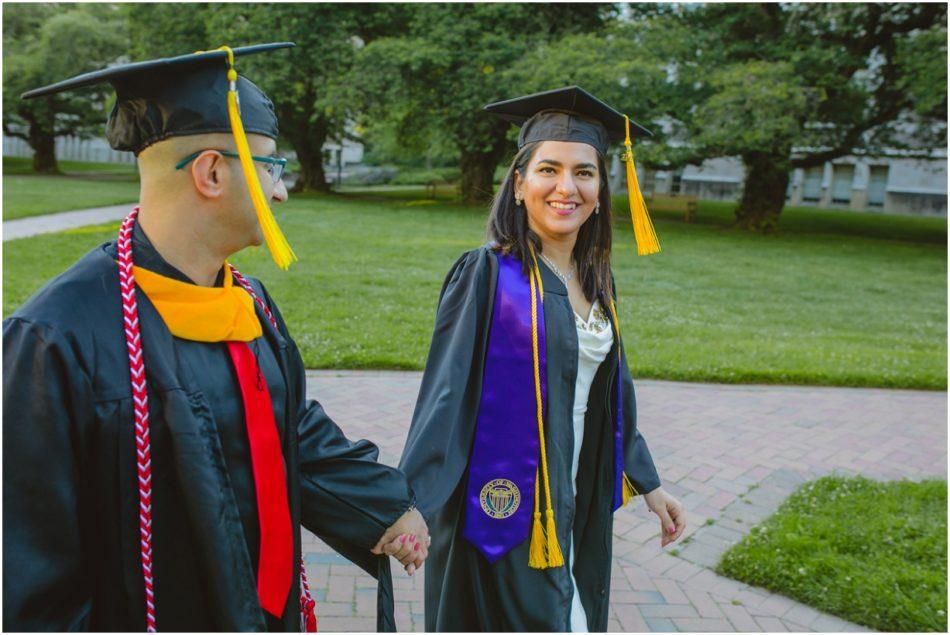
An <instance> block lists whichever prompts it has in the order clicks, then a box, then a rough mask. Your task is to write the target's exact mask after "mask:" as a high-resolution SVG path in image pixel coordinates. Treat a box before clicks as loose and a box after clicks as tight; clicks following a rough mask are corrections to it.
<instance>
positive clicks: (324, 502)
mask: <svg viewBox="0 0 950 635" xmlns="http://www.w3.org/2000/svg"><path fill="white" fill-rule="evenodd" d="M264 294H265V297H266V298H267V301H268V305H269V306H270V308H271V311H272V312H273V313H274V315H275V318H276V319H277V323H278V327H279V328H280V330H281V332H282V334H283V335H284V337H285V338H286V340H287V347H288V351H287V353H288V359H289V362H290V368H289V375H290V381H293V382H294V394H295V395H296V397H297V404H296V408H297V413H296V418H297V443H298V455H299V462H300V491H301V522H302V523H303V526H304V527H306V528H307V529H308V530H309V531H311V532H313V533H314V534H316V535H317V536H319V537H320V539H321V540H323V541H324V542H326V543H327V544H328V545H330V547H332V548H333V549H335V550H336V551H337V552H339V553H340V554H341V555H343V556H344V557H345V558H347V559H348V560H350V561H351V562H353V563H354V564H356V565H357V566H359V567H360V568H362V569H363V570H364V571H366V572H367V573H369V574H370V575H372V576H373V577H374V578H376V579H377V580H378V581H379V588H378V596H377V597H378V606H377V628H378V630H380V631H395V629H396V624H395V618H394V608H393V591H392V575H391V570H390V562H389V556H385V555H382V556H377V555H375V554H373V553H371V552H370V549H372V548H373V547H374V546H375V545H376V542H377V541H378V540H379V539H380V537H382V535H383V534H384V533H385V531H386V529H388V528H389V527H390V526H391V525H393V524H394V523H395V522H396V521H397V520H399V518H400V517H401V516H402V515H403V514H405V513H406V511H408V510H409V508H410V507H411V506H412V505H414V504H415V497H414V495H413V492H412V489H411V488H410V487H409V483H408V481H407V480H406V477H405V475H404V474H403V473H402V472H400V471H399V470H397V469H396V468H394V467H390V466H388V465H384V464H383V463H379V462H378V461H377V459H378V457H379V449H378V448H377V447H376V446H375V445H374V444H373V443H371V442H369V441H367V440H365V439H361V440H359V441H355V442H354V441H350V440H349V439H347V438H346V436H345V435H344V434H343V431H342V430H341V429H340V427H339V426H337V424H336V423H334V422H333V420H332V419H330V417H329V416H328V415H327V413H326V412H325V411H324V409H323V407H322V406H321V405H320V404H319V403H318V402H316V401H314V400H312V399H306V397H305V396H306V382H307V378H306V371H305V368H304V364H303V359H302V358H301V356H300V352H299V350H298V349H297V345H296V344H295V343H294V341H293V339H292V338H291V337H290V335H289V333H288V332H287V327H286V325H285V324H284V322H283V319H282V317H281V315H280V312H279V310H278V309H277V307H276V305H275V304H274V303H273V302H272V301H271V300H270V297H269V296H267V294H266V291H265V292H264Z"/></svg>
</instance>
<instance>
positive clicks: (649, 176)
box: [640, 170, 656, 194]
mask: <svg viewBox="0 0 950 635" xmlns="http://www.w3.org/2000/svg"><path fill="white" fill-rule="evenodd" d="M655 189H656V170H644V171H643V185H642V186H641V187H640V191H641V192H643V193H644V194H653V191H654V190H655Z"/></svg>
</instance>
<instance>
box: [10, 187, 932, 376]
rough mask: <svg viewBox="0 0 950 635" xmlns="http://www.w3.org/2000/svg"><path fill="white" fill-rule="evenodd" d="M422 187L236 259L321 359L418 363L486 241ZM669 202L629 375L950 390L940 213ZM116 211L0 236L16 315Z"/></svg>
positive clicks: (623, 290)
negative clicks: (758, 211) (448, 299)
mask: <svg viewBox="0 0 950 635" xmlns="http://www.w3.org/2000/svg"><path fill="white" fill-rule="evenodd" d="M421 192H422V190H421V188H418V189H411V188H409V189H406V188H402V189H387V190H386V191H372V192H366V191H361V192H354V191H351V192H348V193H346V194H344V195H336V196H293V197H292V198H291V201H290V202H289V203H286V204H284V205H280V206H277V207H276V210H275V211H276V214H277V217H278V220H279V221H280V223H281V226H282V227H283V228H284V230H285V232H286V233H287V235H288V237H289V239H290V241H291V244H292V245H293V246H294V248H295V250H296V251H297V254H298V255H299V256H300V258H301V261H300V262H299V263H296V264H294V265H293V266H292V267H291V270H290V271H289V272H287V273H284V272H280V271H279V270H278V269H277V268H276V267H275V266H274V265H273V264H272V262H271V261H270V257H269V255H268V254H267V252H266V251H265V250H263V249H248V250H246V251H244V252H242V253H240V254H238V255H237V256H236V257H235V258H234V262H235V264H237V265H238V266H239V267H240V268H241V269H242V270H244V271H246V272H247V273H249V274H252V275H256V276H259V277H261V278H262V279H263V280H264V282H265V284H266V285H267V286H268V289H269V290H270V291H271V293H272V294H273V295H274V296H275V297H276V299H277V300H278V302H279V303H280V306H281V309H282V310H283V312H284V314H285V316H286V318H287V319H288V322H289V324H290V325H291V330H292V332H293V334H294V336H295V338H296V339H297V341H298V343H299V344H300V347H301V350H302V352H303V356H304V360H305V362H306V364H307V366H308V367H311V368H421V367H422V366H423V364H424V361H425V356H426V352H427V350H428V344H429V339H430V337H431V334H432V325H433V321H434V313H435V306H436V302H437V299H438V293H439V289H440V287H441V284H442V280H443V277H444V275H445V273H446V272H447V271H448V269H449V267H450V266H451V265H452V263H453V262H454V261H455V259H456V258H457V257H458V256H459V255H460V254H461V253H462V252H463V251H465V250H467V249H471V248H473V247H476V246H478V245H480V244H482V243H483V242H484V227H485V220H486V215H487V213H486V210H485V209H484V208H472V207H465V206H462V205H458V204H453V203H448V202H446V201H429V200H425V199H423V198H422V197H421ZM730 208H731V206H730V205H728V204H718V203H701V204H700V209H699V214H698V222H696V223H693V224H689V225H687V224H684V223H683V222H682V221H681V220H680V219H679V217H678V216H677V215H675V214H669V215H666V214H659V215H658V216H657V218H656V228H657V232H658V234H659V236H660V241H661V244H662V246H663V253H661V254H659V255H656V256H650V257H642V258H638V257H637V256H636V255H635V251H634V244H633V238H632V235H631V230H630V225H629V221H627V222H625V223H624V222H618V225H617V231H616V242H615V247H614V271H615V273H616V277H617V282H618V286H619V293H620V306H619V310H620V315H621V322H622V323H623V324H624V334H625V341H626V345H627V349H628V354H629V357H630V363H631V366H632V370H633V373H634V376H635V377H641V378H665V379H678V380H688V381H714V382H727V383H736V382H762V383H794V384H828V385H851V386H891V387H912V388H929V389H943V388H946V385H947V384H946V377H947V367H946V359H947V312H946V311H947V247H946V235H947V234H946V232H947V224H946V219H935V218H909V217H897V216H881V215H869V214H856V213H847V212H818V211H815V210H810V209H789V210H786V213H785V214H783V220H782V226H781V228H780V231H779V232H778V233H776V234H775V235H771V236H765V237H763V236H759V235H754V234H749V233H745V232H742V231H738V230H734V229H730V228H729V223H730V220H731V217H730V211H729V210H730ZM114 231H115V230H114V226H110V227H108V228H102V229H98V230H97V229H95V228H93V229H89V228H86V229H83V230H77V231H74V232H71V233H65V234H58V235H48V236H42V237H36V238H28V239H23V240H16V241H11V242H8V243H5V244H4V255H3V259H4V262H3V264H4V270H5V273H4V300H3V310H4V315H8V314H9V313H10V312H12V311H13V310H14V309H15V308H16V307H17V306H18V305H19V304H20V303H22V302H23V301H24V300H25V299H26V297H28V296H29V295H30V294H31V293H32V292H33V291H34V290H35V289H37V288H38V287H39V286H40V285H41V284H42V283H43V282H44V281H45V280H47V279H49V278H50V277H52V276H54V275H56V274H57V273H59V272H60V271H62V270H63V269H65V268H66V267H67V266H68V264H69V263H71V262H72V261H74V260H75V259H76V258H78V257H79V256H80V255H82V254H83V253H85V252H86V251H87V250H88V249H90V248H91V247H93V246H94V245H95V244H97V243H99V242H103V241H106V240H110V239H111V238H112V237H113V235H114Z"/></svg>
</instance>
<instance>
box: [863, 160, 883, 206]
mask: <svg viewBox="0 0 950 635" xmlns="http://www.w3.org/2000/svg"><path fill="white" fill-rule="evenodd" d="M887 173H888V167H887V166H886V165H872V166H871V178H870V180H869V181H868V206H870V207H884V195H885V193H886V192H887Z"/></svg>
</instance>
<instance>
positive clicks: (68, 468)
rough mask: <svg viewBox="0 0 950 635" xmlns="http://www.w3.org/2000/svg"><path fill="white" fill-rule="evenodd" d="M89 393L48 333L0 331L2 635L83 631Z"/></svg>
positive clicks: (23, 327) (28, 327)
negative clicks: (84, 444) (83, 447)
mask: <svg viewBox="0 0 950 635" xmlns="http://www.w3.org/2000/svg"><path fill="white" fill-rule="evenodd" d="M92 404H93V399H92V384H91V381H90V379H89V375H88V374H87V372H86V371H85V370H84V369H83V368H82V367H81V366H80V364H79V363H78V361H77V359H76V356H75V354H74V352H73V349H72V347H71V346H70V344H69V341H68V340H67V338H66V337H65V336H64V335H62V334H61V333H59V332H58V331H57V330H55V329H54V328H53V327H51V326H46V325H41V324H34V323H31V322H29V321H26V320H23V319H19V318H16V317H14V318H10V319H7V320H5V321H4V323H3V629H4V630H5V631H75V630H85V629H86V628H87V626H88V618H89V614H90V611H91V606H92V598H91V595H90V586H91V585H90V584H89V582H88V580H87V579H86V576H85V574H84V571H86V570H87V567H88V566H89V563H84V562H83V556H82V548H81V544H82V535H81V533H82V530H81V527H82V520H83V518H82V515H81V511H80V501H81V499H82V494H81V487H80V479H81V477H80V468H81V464H80V461H79V456H80V453H79V449H78V447H77V446H78V444H79V439H80V437H81V435H82V430H83V429H84V428H85V429H88V428H89V426H88V425H87V424H88V423H89V422H90V421H91V420H92V418H93V413H92V407H93V406H92Z"/></svg>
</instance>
